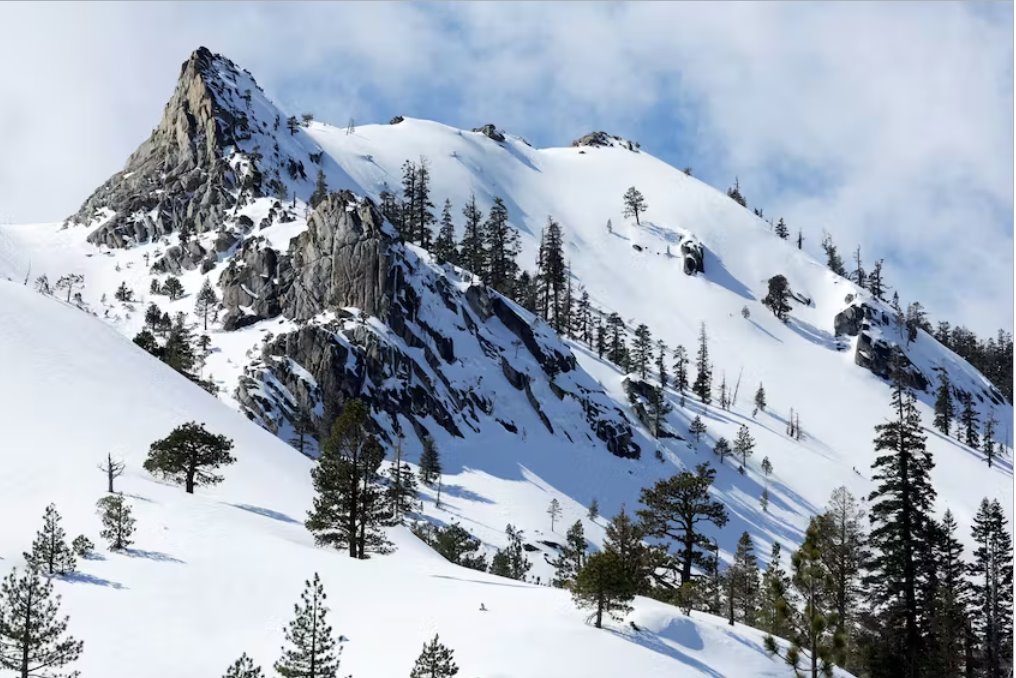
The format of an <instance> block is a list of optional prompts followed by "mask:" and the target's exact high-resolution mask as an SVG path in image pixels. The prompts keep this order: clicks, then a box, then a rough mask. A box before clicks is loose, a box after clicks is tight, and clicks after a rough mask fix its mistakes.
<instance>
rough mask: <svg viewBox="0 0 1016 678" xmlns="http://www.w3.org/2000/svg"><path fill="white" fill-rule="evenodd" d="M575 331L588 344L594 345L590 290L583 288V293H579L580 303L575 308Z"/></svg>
mask: <svg viewBox="0 0 1016 678" xmlns="http://www.w3.org/2000/svg"><path fill="white" fill-rule="evenodd" d="M575 320H576V325H575V331H576V333H577V334H578V337H579V339H581V340H582V341H584V342H585V343H586V345H587V346H589V347H592V346H593V340H594V337H593V313H592V306H591V304H590V302H589V292H587V291H586V290H585V288H582V293H581V294H580V295H579V300H578V303H577V304H576V309H575Z"/></svg>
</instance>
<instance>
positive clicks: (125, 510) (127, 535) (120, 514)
mask: <svg viewBox="0 0 1016 678" xmlns="http://www.w3.org/2000/svg"><path fill="white" fill-rule="evenodd" d="M95 506H96V508H98V510H99V519H100V520H101V521H102V531H101V532H99V536H100V537H102V538H103V539H105V540H106V541H108V542H109V550H110V551H122V550H123V549H125V548H127V547H128V546H130V545H131V544H132V543H134V542H133V541H132V540H131V537H132V536H134V516H133V515H132V513H131V505H130V504H129V503H128V502H127V500H126V499H124V498H123V495H122V494H107V495H106V496H105V497H103V498H101V499H100V500H99V501H97V502H96V503H95Z"/></svg>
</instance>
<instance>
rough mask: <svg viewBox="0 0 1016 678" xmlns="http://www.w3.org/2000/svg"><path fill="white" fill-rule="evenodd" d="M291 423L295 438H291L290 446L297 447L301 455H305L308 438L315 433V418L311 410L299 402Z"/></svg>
mask: <svg viewBox="0 0 1016 678" xmlns="http://www.w3.org/2000/svg"><path fill="white" fill-rule="evenodd" d="M289 423H290V425H291V426H292V427H293V437H292V438H290V440H289V444H290V445H292V446H293V447H295V448H296V449H297V451H298V452H299V453H300V454H305V452H304V449H305V448H306V446H307V438H308V437H309V436H311V435H313V434H314V432H315V426H314V417H313V415H312V414H311V412H310V409H308V407H307V406H306V405H304V404H303V403H302V402H297V403H296V407H294V408H293V411H292V413H291V417H290V420H289Z"/></svg>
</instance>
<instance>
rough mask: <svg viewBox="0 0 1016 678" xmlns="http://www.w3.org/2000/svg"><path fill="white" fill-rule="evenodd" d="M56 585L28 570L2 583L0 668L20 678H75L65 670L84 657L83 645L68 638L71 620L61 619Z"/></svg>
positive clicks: (9, 576)
mask: <svg viewBox="0 0 1016 678" xmlns="http://www.w3.org/2000/svg"><path fill="white" fill-rule="evenodd" d="M59 613H60V596H54V595H53V582H52V580H50V579H49V578H46V577H42V576H40V574H39V572H38V570H36V569H34V568H32V567H29V568H27V569H26V570H25V572H24V573H23V574H22V575H21V576H18V571H17V568H14V569H12V570H11V571H10V574H8V575H7V578H6V579H4V581H3V583H2V584H0V668H4V669H10V670H11V671H13V672H14V673H15V674H17V675H20V676H21V678H29V677H30V676H39V677H40V678H41V677H46V678H64V677H66V678H73V677H74V676H77V675H78V672H77V671H74V672H71V673H64V672H63V671H62V669H63V667H65V666H67V665H68V664H70V663H72V662H74V661H76V660H77V659H78V657H80V656H81V651H82V649H83V648H84V643H83V642H81V641H80V640H75V639H74V638H73V637H72V636H69V635H67V622H68V621H70V618H69V617H66V616H65V617H62V618H61V617H60V616H59Z"/></svg>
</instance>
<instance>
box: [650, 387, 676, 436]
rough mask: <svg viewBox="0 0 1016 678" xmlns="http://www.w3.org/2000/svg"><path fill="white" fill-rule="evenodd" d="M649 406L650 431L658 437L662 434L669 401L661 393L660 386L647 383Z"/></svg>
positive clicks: (668, 409)
mask: <svg viewBox="0 0 1016 678" xmlns="http://www.w3.org/2000/svg"><path fill="white" fill-rule="evenodd" d="M648 405H649V407H648V410H647V414H648V415H649V420H650V423H651V425H652V433H653V435H654V436H655V437H657V438H659V437H660V436H661V435H663V419H664V417H666V416H667V414H668V413H669V412H670V411H671V409H673V408H671V406H670V403H668V402H667V398H666V396H665V395H664V393H663V387H662V386H652V385H649V403H648Z"/></svg>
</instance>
